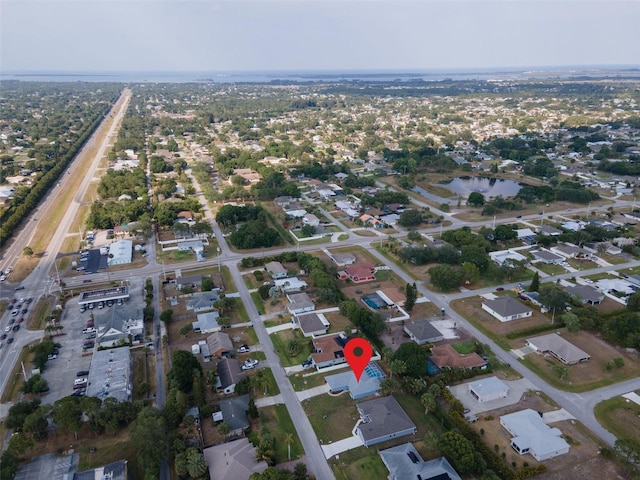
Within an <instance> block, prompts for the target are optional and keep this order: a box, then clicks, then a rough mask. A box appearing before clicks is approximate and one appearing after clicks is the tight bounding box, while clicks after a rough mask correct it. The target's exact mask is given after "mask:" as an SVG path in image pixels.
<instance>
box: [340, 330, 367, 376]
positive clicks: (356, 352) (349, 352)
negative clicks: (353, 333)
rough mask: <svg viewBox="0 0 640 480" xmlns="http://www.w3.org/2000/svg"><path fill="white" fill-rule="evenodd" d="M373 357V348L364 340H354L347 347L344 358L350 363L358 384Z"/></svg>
mask: <svg viewBox="0 0 640 480" xmlns="http://www.w3.org/2000/svg"><path fill="white" fill-rule="evenodd" d="M372 356H373V347H372V346H371V344H370V343H369V342H367V341H366V340H365V339H364V338H352V339H351V340H349V341H348V342H347V344H346V345H345V347H344V358H346V359H347V362H349V366H351V369H352V370H353V373H354V374H355V376H356V380H357V381H358V382H360V377H361V376H362V372H364V369H365V367H366V366H367V364H368V363H369V360H371V357H372Z"/></svg>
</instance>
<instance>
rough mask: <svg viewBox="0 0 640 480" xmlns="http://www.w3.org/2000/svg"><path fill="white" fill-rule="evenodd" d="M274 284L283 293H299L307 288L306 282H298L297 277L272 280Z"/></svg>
mask: <svg viewBox="0 0 640 480" xmlns="http://www.w3.org/2000/svg"><path fill="white" fill-rule="evenodd" d="M274 283H275V284H276V287H278V288H279V289H281V290H282V291H283V292H284V293H291V292H301V291H302V290H304V289H305V288H307V282H305V281H304V280H300V279H299V278H298V277H289V278H278V279H277V280H274Z"/></svg>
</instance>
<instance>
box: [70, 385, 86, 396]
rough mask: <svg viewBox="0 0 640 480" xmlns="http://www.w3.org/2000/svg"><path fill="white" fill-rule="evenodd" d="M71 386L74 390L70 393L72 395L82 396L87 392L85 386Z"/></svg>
mask: <svg viewBox="0 0 640 480" xmlns="http://www.w3.org/2000/svg"><path fill="white" fill-rule="evenodd" d="M73 388H74V392H73V393H72V394H71V396H72V397H82V396H83V395H84V394H85V393H87V389H86V388H82V387H80V388H77V389H76V387H73Z"/></svg>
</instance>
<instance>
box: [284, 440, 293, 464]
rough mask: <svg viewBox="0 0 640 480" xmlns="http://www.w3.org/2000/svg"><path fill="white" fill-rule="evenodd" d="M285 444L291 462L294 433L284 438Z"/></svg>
mask: <svg viewBox="0 0 640 480" xmlns="http://www.w3.org/2000/svg"><path fill="white" fill-rule="evenodd" d="M284 443H286V444H287V454H288V457H289V461H291V444H292V443H293V433H287V434H286V435H285V436H284Z"/></svg>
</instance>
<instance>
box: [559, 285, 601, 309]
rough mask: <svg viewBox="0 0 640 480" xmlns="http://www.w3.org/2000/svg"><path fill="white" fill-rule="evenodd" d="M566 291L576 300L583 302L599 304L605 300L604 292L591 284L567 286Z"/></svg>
mask: <svg viewBox="0 0 640 480" xmlns="http://www.w3.org/2000/svg"><path fill="white" fill-rule="evenodd" d="M564 291H565V292H567V293H568V294H569V295H571V296H572V297H573V298H575V299H576V300H578V301H580V302H582V303H588V304H589V305H599V304H600V303H601V302H602V301H604V293H602V292H601V291H600V290H598V289H597V288H594V287H592V286H590V285H575V286H572V287H565V289H564Z"/></svg>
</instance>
